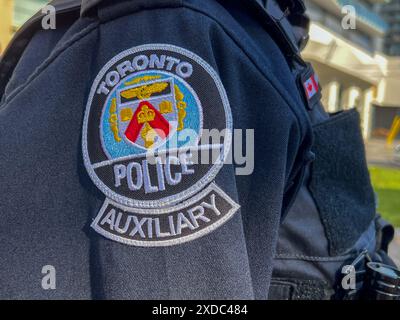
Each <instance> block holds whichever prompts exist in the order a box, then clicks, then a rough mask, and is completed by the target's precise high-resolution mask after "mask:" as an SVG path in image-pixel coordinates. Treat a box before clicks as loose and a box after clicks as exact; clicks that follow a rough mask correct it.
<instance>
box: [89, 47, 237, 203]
mask: <svg viewBox="0 0 400 320" xmlns="http://www.w3.org/2000/svg"><path fill="white" fill-rule="evenodd" d="M145 50H170V51H173V52H176V53H179V54H182V55H184V56H187V57H188V58H191V59H193V60H194V61H196V62H197V63H198V64H199V65H200V66H202V67H203V68H204V69H205V70H206V71H207V72H208V73H209V75H210V76H211V77H212V79H213V80H214V83H215V84H216V86H217V88H218V91H219V93H220V95H221V98H222V102H223V106H224V110H225V117H226V129H227V130H226V132H227V133H226V134H225V141H224V154H223V156H222V159H221V158H220V159H218V160H217V161H216V163H215V164H214V165H213V167H212V168H211V169H210V170H209V171H208V173H207V174H206V175H205V176H204V177H203V178H202V179H200V180H199V181H197V182H196V183H195V184H194V185H193V186H191V187H190V188H188V189H186V190H184V191H182V192H180V193H178V194H175V195H172V196H169V197H165V198H161V199H159V200H136V199H130V198H127V197H124V196H121V195H118V194H117V193H115V192H113V191H112V190H111V189H109V188H108V187H107V186H106V185H105V184H104V183H103V182H102V181H101V180H100V179H99V178H98V177H97V175H96V173H95V172H94V169H93V168H92V165H91V163H90V159H89V154H88V149H87V128H88V121H89V114H90V108H91V105H92V102H93V97H94V94H95V93H96V88H97V85H98V84H99V82H100V80H101V78H102V77H103V75H104V74H105V73H106V72H107V71H108V69H109V68H110V67H111V66H112V65H113V64H115V63H116V62H117V61H119V60H121V59H122V58H123V57H125V56H127V55H130V54H135V53H138V52H140V51H145ZM232 125H233V124H232V113H231V109H230V105H229V100H228V97H227V94H226V91H225V88H224V87H223V85H222V83H221V80H220V79H219V77H218V75H217V73H216V72H215V71H214V69H213V68H212V67H211V66H210V65H209V64H208V63H207V62H205V61H204V60H203V59H202V58H200V57H199V56H197V55H196V54H194V53H193V52H190V51H188V50H186V49H183V48H180V47H177V46H173V45H169V44H147V45H142V46H137V47H134V48H131V49H128V50H125V51H123V52H121V53H120V54H118V55H117V56H115V57H114V58H113V59H111V60H110V61H109V62H108V63H107V64H106V65H105V66H104V67H103V68H102V69H101V71H100V72H99V74H98V75H97V77H96V79H95V80H94V83H93V86H92V88H91V90H90V95H89V100H88V103H87V105H86V110H85V117H84V121H83V130H82V151H83V159H84V164H85V167H86V170H87V171H88V173H89V176H90V177H91V179H92V180H93V182H94V184H95V185H96V186H97V187H98V188H99V189H100V190H101V191H102V192H103V193H104V194H105V195H106V196H107V197H109V198H111V199H113V200H115V201H117V202H119V203H121V204H124V205H126V206H128V207H137V208H157V207H163V206H167V205H172V204H176V203H177V202H180V201H182V200H185V199H187V198H189V197H191V196H193V195H194V194H196V193H197V192H199V191H200V190H201V189H203V188H204V186H206V185H207V184H208V183H210V182H211V181H212V180H213V179H214V178H215V176H216V175H217V174H218V172H219V171H220V170H221V168H222V166H223V164H224V162H225V160H226V158H227V156H228V154H229V150H230V146H231V143H232V134H231V133H232Z"/></svg>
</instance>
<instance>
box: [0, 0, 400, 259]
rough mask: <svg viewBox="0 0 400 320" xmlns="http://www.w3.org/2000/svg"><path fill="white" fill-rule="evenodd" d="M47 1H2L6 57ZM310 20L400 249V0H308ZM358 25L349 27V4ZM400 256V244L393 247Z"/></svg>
mask: <svg viewBox="0 0 400 320" xmlns="http://www.w3.org/2000/svg"><path fill="white" fill-rule="evenodd" d="M46 3H47V1H46V0H0V54H1V52H2V51H4V50H5V48H6V47H7V44H8V42H9V41H10V39H11V38H12V36H13V34H14V33H15V32H16V31H17V30H18V28H19V27H20V26H21V25H22V24H23V23H24V22H25V21H26V20H28V19H29V17H31V16H32V15H33V14H34V13H35V12H37V11H38V10H40V8H41V7H43V6H44V5H45V4H46ZM305 3H306V6H307V8H308V15H309V16H310V18H311V21H312V23H311V28H310V41H309V44H308V46H307V47H306V49H305V51H304V53H303V55H304V57H305V58H306V59H307V60H310V61H312V62H313V64H314V67H315V69H316V71H317V73H318V75H319V78H320V82H321V85H322V87H323V102H324V105H325V107H326V109H327V110H328V111H329V112H337V111H340V110H345V109H348V108H352V107H356V108H357V109H358V110H359V112H360V115H361V127H362V132H363V136H364V139H365V143H366V149H367V157H368V163H369V166H370V172H371V178H372V181H373V185H374V188H375V191H376V193H377V197H378V206H379V208H378V209H379V211H380V212H381V214H382V215H383V216H384V217H385V218H386V219H388V220H389V221H390V222H392V223H393V224H394V225H395V226H396V227H397V240H396V241H397V244H398V245H399V246H400V232H399V230H400V0H391V1H390V0H305ZM347 5H351V6H352V7H353V8H354V9H355V16H356V28H355V29H344V28H343V27H342V20H343V17H344V16H345V14H344V13H343V8H344V7H345V6H347ZM393 254H394V255H396V256H397V257H398V259H399V261H400V249H397V250H393Z"/></svg>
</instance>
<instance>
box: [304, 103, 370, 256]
mask: <svg viewBox="0 0 400 320" xmlns="http://www.w3.org/2000/svg"><path fill="white" fill-rule="evenodd" d="M314 134H315V145H314V147H313V151H314V152H315V154H316V159H315V162H314V163H313V165H312V178H311V183H310V190H311V192H312V194H313V196H314V198H315V201H316V203H317V206H318V209H319V211H320V215H321V220H322V223H323V224H324V227H325V231H326V235H327V238H328V241H329V252H330V254H331V255H333V256H336V255H340V254H342V253H344V252H345V251H346V250H348V249H349V248H351V246H352V245H354V243H355V242H356V241H357V240H358V238H359V237H360V236H361V234H362V233H363V232H364V231H365V230H366V229H367V228H368V226H369V224H370V222H371V221H372V220H373V218H374V216H375V199H374V192H373V189H372V186H371V182H370V178H369V173H368V168H367V163H366V159H365V149H364V143H363V139H362V135H361V130H360V117H359V114H358V112H357V111H356V110H355V109H352V110H349V111H345V112H342V113H339V114H337V115H335V116H332V117H331V118H330V119H329V120H328V121H326V122H323V123H321V124H318V125H316V126H315V127H314Z"/></svg>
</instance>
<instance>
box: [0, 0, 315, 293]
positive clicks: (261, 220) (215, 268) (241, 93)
mask: <svg viewBox="0 0 400 320" xmlns="http://www.w3.org/2000/svg"><path fill="white" fill-rule="evenodd" d="M239 16H241V17H240V18H239ZM247 22H249V23H247ZM250 22H251V17H250V16H246V13H245V12H238V11H235V9H234V8H232V9H230V10H228V9H227V8H224V7H223V6H222V5H220V4H218V3H217V2H216V1H211V0H208V1H204V0H202V1H198V0H188V1H118V2H117V1H115V3H114V2H112V4H111V2H108V3H107V2H106V4H105V6H104V7H102V9H101V10H100V11H99V12H98V16H93V15H88V16H87V17H83V18H80V19H79V20H77V21H75V22H74V23H73V24H72V25H68V24H66V25H63V26H60V27H59V28H57V30H50V31H45V30H41V31H39V32H37V34H36V35H35V36H34V38H33V39H32V40H31V42H30V44H29V45H28V47H27V48H26V50H25V52H24V54H23V57H22V59H21V60H20V63H19V64H18V66H17V68H16V70H15V72H14V74H13V76H12V79H11V80H10V81H9V84H8V86H7V89H6V92H5V95H4V96H3V97H2V104H1V107H0V137H1V138H0V176H1V178H0V179H1V181H2V182H3V183H2V190H1V192H0V212H1V220H2V223H1V224H0V243H1V244H2V245H1V247H0V256H1V259H0V297H2V298H35V299H38V298H84V299H86V298H97V299H110V298H111V299H117V298H123V299H252V298H256V299H266V298H267V296H268V291H269V284H270V281H271V276H272V268H273V257H274V254H275V249H276V245H277V239H278V229H279V224H280V219H281V213H282V209H283V206H284V205H285V201H286V200H285V201H284V199H285V191H286V187H287V185H288V184H290V182H291V180H293V179H294V178H295V177H294V175H297V174H298V172H299V171H301V170H302V168H303V167H304V165H305V163H306V162H307V161H308V159H309V152H310V147H311V126H310V123H309V120H308V117H307V114H306V112H305V109H304V105H303V103H302V100H301V98H300V94H299V92H298V90H297V87H296V83H295V81H294V79H293V77H292V75H291V73H290V69H289V66H288V64H287V61H286V60H285V57H284V56H283V54H282V52H281V51H280V50H279V48H278V47H277V45H276V44H275V43H274V42H273V41H272V39H271V37H270V36H269V35H268V33H267V32H265V30H263V29H262V27H260V26H259V25H257V24H256V23H250ZM255 34H260V36H258V37H257V38H254V35H255ZM148 43H165V44H170V45H175V46H179V47H182V48H184V49H186V50H189V51H192V52H193V53H195V54H196V55H198V56H200V57H201V58H203V59H204V60H205V61H206V62H207V63H208V64H210V65H211V66H212V67H213V68H214V69H215V70H216V71H217V73H218V75H219V77H220V78H221V81H222V83H223V85H224V87H225V90H226V92H227V95H228V98H229V101H230V105H231V109H232V114H233V124H234V128H235V129H236V128H238V129H249V128H253V129H254V130H255V159H256V162H255V169H254V173H253V174H252V175H250V176H236V177H235V175H234V170H233V169H234V168H233V167H232V166H229V165H226V166H224V168H223V169H222V171H221V172H220V173H219V174H218V176H217V178H216V183H217V184H218V185H219V186H220V187H221V188H222V189H223V190H224V191H225V192H226V193H227V194H228V195H229V196H230V197H231V198H233V199H234V200H235V201H236V202H237V203H239V204H240V205H241V210H240V212H239V213H237V214H235V215H234V217H233V218H232V219H231V220H229V221H228V222H227V223H225V224H224V225H223V226H222V227H220V228H218V229H217V230H215V231H214V232H212V233H210V234H208V235H206V236H204V237H202V238H199V239H196V240H193V241H191V242H187V243H184V244H180V245H176V246H171V247H161V248H141V247H130V246H125V245H123V244H120V243H116V242H113V241H110V240H108V239H105V238H103V237H101V236H100V235H99V234H97V233H95V232H94V231H93V230H92V229H90V227H89V225H90V223H91V221H92V219H93V218H94V217H95V216H96V214H97V212H98V210H99V208H100V207H101V205H102V201H103V200H104V196H103V195H102V194H101V192H100V191H99V190H98V189H97V188H96V187H95V186H94V184H93V183H92V182H91V181H90V179H89V177H88V174H87V172H86V171H85V169H84V167H83V160H82V153H81V132H82V121H83V114H84V108H85V105H86V102H87V98H88V94H89V90H90V86H91V84H92V82H93V80H94V77H95V76H96V74H97V73H98V72H99V70H100V69H101V68H102V67H103V66H104V65H105V64H106V63H107V62H108V61H109V60H110V59H112V58H113V57H114V56H116V55H117V54H119V53H120V52H122V51H123V50H126V49H129V48H131V47H134V46H138V45H143V44H148ZM45 265H53V266H54V267H55V268H56V271H57V289H56V290H43V289H42V287H41V279H42V276H43V275H42V274H41V270H42V267H43V266H45Z"/></svg>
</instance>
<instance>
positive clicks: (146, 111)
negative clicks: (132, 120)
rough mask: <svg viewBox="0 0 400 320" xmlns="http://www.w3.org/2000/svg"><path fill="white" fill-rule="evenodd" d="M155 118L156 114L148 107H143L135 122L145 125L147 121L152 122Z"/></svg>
mask: <svg viewBox="0 0 400 320" xmlns="http://www.w3.org/2000/svg"><path fill="white" fill-rule="evenodd" d="M155 117H156V113H155V112H154V111H153V110H151V109H150V108H149V107H148V106H146V105H144V106H143V107H142V110H140V112H139V113H138V115H137V120H138V122H139V123H145V122H149V121H153V120H154V118H155Z"/></svg>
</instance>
